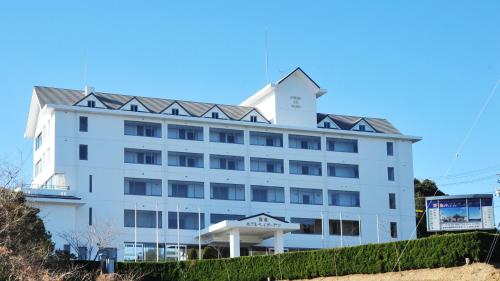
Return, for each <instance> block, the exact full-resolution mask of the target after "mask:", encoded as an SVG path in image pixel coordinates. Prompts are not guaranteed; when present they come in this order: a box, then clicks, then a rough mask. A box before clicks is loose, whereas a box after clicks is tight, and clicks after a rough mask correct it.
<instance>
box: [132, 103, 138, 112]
mask: <svg viewBox="0 0 500 281" xmlns="http://www.w3.org/2000/svg"><path fill="white" fill-rule="evenodd" d="M138 110H139V107H138V106H137V105H136V104H131V105H130V111H135V112H137V111H138Z"/></svg>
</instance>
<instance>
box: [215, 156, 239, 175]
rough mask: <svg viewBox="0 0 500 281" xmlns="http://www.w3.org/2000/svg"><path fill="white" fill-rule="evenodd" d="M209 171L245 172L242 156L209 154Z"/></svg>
mask: <svg viewBox="0 0 500 281" xmlns="http://www.w3.org/2000/svg"><path fill="white" fill-rule="evenodd" d="M210 169H222V170H237V171H244V170H245V161H244V158H243V156H232V155H216V154H210Z"/></svg>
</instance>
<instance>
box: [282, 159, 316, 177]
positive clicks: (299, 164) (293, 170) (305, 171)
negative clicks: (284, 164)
mask: <svg viewBox="0 0 500 281" xmlns="http://www.w3.org/2000/svg"><path fill="white" fill-rule="evenodd" d="M290 174H294V175H308V176H321V174H322V173H321V162H309V161H296V160H290Z"/></svg>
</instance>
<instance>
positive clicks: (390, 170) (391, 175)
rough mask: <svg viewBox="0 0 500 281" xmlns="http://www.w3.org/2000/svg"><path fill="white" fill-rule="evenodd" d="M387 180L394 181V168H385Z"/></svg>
mask: <svg viewBox="0 0 500 281" xmlns="http://www.w3.org/2000/svg"><path fill="white" fill-rule="evenodd" d="M387 180H388V181H394V167H387Z"/></svg>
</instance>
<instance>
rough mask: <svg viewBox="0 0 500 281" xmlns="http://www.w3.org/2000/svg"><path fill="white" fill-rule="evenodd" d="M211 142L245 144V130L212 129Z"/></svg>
mask: <svg viewBox="0 0 500 281" xmlns="http://www.w3.org/2000/svg"><path fill="white" fill-rule="evenodd" d="M210 141H211V142H223V143H236V144H243V130H231V129H219V128H210Z"/></svg>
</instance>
